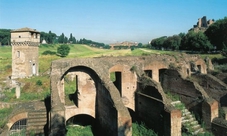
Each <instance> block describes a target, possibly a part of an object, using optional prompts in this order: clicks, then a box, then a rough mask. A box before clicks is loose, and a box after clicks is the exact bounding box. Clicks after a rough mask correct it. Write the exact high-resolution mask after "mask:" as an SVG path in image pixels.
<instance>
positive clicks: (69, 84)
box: [64, 73, 79, 107]
mask: <svg viewBox="0 0 227 136" xmlns="http://www.w3.org/2000/svg"><path fill="white" fill-rule="evenodd" d="M64 90H65V105H68V106H70V105H76V106H77V107H78V93H79V90H78V76H77V75H75V74H73V73H68V74H67V75H66V76H65V77H64Z"/></svg>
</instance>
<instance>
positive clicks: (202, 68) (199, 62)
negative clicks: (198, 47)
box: [195, 59, 207, 74]
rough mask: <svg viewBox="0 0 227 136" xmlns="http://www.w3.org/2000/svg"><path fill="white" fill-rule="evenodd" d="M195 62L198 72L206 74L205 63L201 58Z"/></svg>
mask: <svg viewBox="0 0 227 136" xmlns="http://www.w3.org/2000/svg"><path fill="white" fill-rule="evenodd" d="M195 64H196V66H197V67H198V68H199V71H200V73H202V74H207V65H206V63H205V61H204V60H203V59H198V60H197V61H195Z"/></svg>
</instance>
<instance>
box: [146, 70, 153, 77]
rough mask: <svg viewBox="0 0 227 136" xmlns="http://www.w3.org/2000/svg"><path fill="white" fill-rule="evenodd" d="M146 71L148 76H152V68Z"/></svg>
mask: <svg viewBox="0 0 227 136" xmlns="http://www.w3.org/2000/svg"><path fill="white" fill-rule="evenodd" d="M144 72H145V74H146V75H147V76H148V77H150V78H152V70H144Z"/></svg>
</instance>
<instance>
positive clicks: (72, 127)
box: [66, 114, 97, 136]
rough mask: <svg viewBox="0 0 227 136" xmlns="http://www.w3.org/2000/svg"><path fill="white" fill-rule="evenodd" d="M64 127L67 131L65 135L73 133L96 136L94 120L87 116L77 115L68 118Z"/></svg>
mask: <svg viewBox="0 0 227 136" xmlns="http://www.w3.org/2000/svg"><path fill="white" fill-rule="evenodd" d="M66 126H67V129H68V132H67V133H73V134H74V135H89V134H92V135H94V136H95V135H97V132H96V131H95V127H96V126H95V118H93V117H92V116H90V115H87V114H79V115H76V116H73V117H71V118H69V119H68V120H67V121H66ZM78 131H80V132H78ZM76 133H77V134H76Z"/></svg>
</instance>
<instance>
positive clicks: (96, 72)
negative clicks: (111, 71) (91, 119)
mask: <svg viewBox="0 0 227 136" xmlns="http://www.w3.org/2000/svg"><path fill="white" fill-rule="evenodd" d="M105 68H106V65H102V64H101V65H100V62H99V61H93V59H88V61H85V60H84V59H83V60H80V59H67V60H59V61H58V60H56V61H53V62H52V65H51V77H50V78H51V109H52V110H51V112H50V124H51V126H50V128H51V129H52V130H55V131H52V132H53V135H54V134H55V133H57V131H56V130H59V131H61V130H60V129H61V128H59V127H58V126H55V125H54V124H55V122H58V123H59V124H62V125H65V123H66V122H65V115H66V110H65V108H66V107H65V103H64V82H63V81H64V76H65V75H66V74H67V73H68V72H77V71H78V72H85V73H87V74H88V75H89V76H90V77H91V78H92V80H93V81H95V82H94V84H95V88H96V90H95V91H96V97H95V110H94V111H95V119H96V120H97V124H98V126H99V127H98V128H97V129H100V130H102V133H104V134H105V135H117V134H120V135H123V133H125V132H126V131H127V132H128V131H129V133H131V130H130V129H131V124H129V123H130V122H131V118H130V115H129V113H128V111H127V109H126V108H125V107H124V106H123V103H122V101H119V99H120V95H119V93H118V92H117V90H116V88H114V86H113V84H112V83H111V81H110V79H109V78H108V71H105ZM82 107H83V106H81V107H80V106H79V107H77V108H80V109H82ZM90 114H91V115H94V113H90ZM56 116H61V117H62V118H64V119H63V120H61V121H59V120H58V118H56ZM69 116H70V115H68V117H69ZM68 117H67V118H68ZM122 118H123V120H122ZM119 122H120V123H119ZM128 122H129V123H128ZM52 124H53V125H52Z"/></svg>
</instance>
